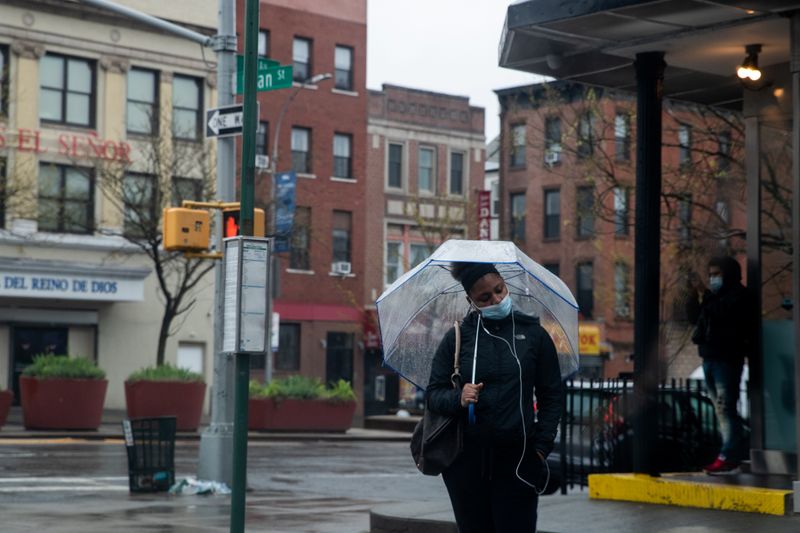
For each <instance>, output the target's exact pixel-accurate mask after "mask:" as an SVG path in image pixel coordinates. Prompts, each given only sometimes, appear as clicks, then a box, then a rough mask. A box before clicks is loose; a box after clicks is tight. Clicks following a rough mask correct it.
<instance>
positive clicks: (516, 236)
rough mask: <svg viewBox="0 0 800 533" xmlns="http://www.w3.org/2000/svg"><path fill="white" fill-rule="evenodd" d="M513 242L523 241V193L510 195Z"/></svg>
mask: <svg viewBox="0 0 800 533" xmlns="http://www.w3.org/2000/svg"><path fill="white" fill-rule="evenodd" d="M510 238H511V240H512V241H514V242H525V193H524V192H520V193H514V194H512V195H511V235H510Z"/></svg>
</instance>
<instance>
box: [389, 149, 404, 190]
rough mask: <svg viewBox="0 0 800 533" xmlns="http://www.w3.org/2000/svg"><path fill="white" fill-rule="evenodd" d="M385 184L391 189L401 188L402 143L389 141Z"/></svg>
mask: <svg viewBox="0 0 800 533" xmlns="http://www.w3.org/2000/svg"><path fill="white" fill-rule="evenodd" d="M386 182H387V185H388V186H389V187H391V188H393V189H402V188H403V145H402V144H398V143H389V167H388V176H387V179H386Z"/></svg>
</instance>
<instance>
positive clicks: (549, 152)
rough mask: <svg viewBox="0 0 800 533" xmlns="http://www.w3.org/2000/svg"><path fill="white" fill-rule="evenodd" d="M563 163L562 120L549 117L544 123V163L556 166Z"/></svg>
mask: <svg viewBox="0 0 800 533" xmlns="http://www.w3.org/2000/svg"><path fill="white" fill-rule="evenodd" d="M560 161H561V119H560V118H558V117H547V118H546V119H545V121H544V162H545V164H546V165H555V164H556V163H558V162H560Z"/></svg>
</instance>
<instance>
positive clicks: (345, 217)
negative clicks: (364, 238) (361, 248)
mask: <svg viewBox="0 0 800 533" xmlns="http://www.w3.org/2000/svg"><path fill="white" fill-rule="evenodd" d="M352 231H353V214H352V213H351V212H350V211H339V210H334V211H333V233H332V236H331V237H332V241H333V242H332V244H333V245H332V246H331V248H332V251H333V257H332V259H333V262H334V263H337V262H346V263H350V252H351V237H352Z"/></svg>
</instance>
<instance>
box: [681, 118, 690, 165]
mask: <svg viewBox="0 0 800 533" xmlns="http://www.w3.org/2000/svg"><path fill="white" fill-rule="evenodd" d="M678 163H679V164H680V165H681V166H682V167H685V166H687V165H690V164H691V163H692V127H691V126H688V125H686V124H681V125H680V126H678Z"/></svg>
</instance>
